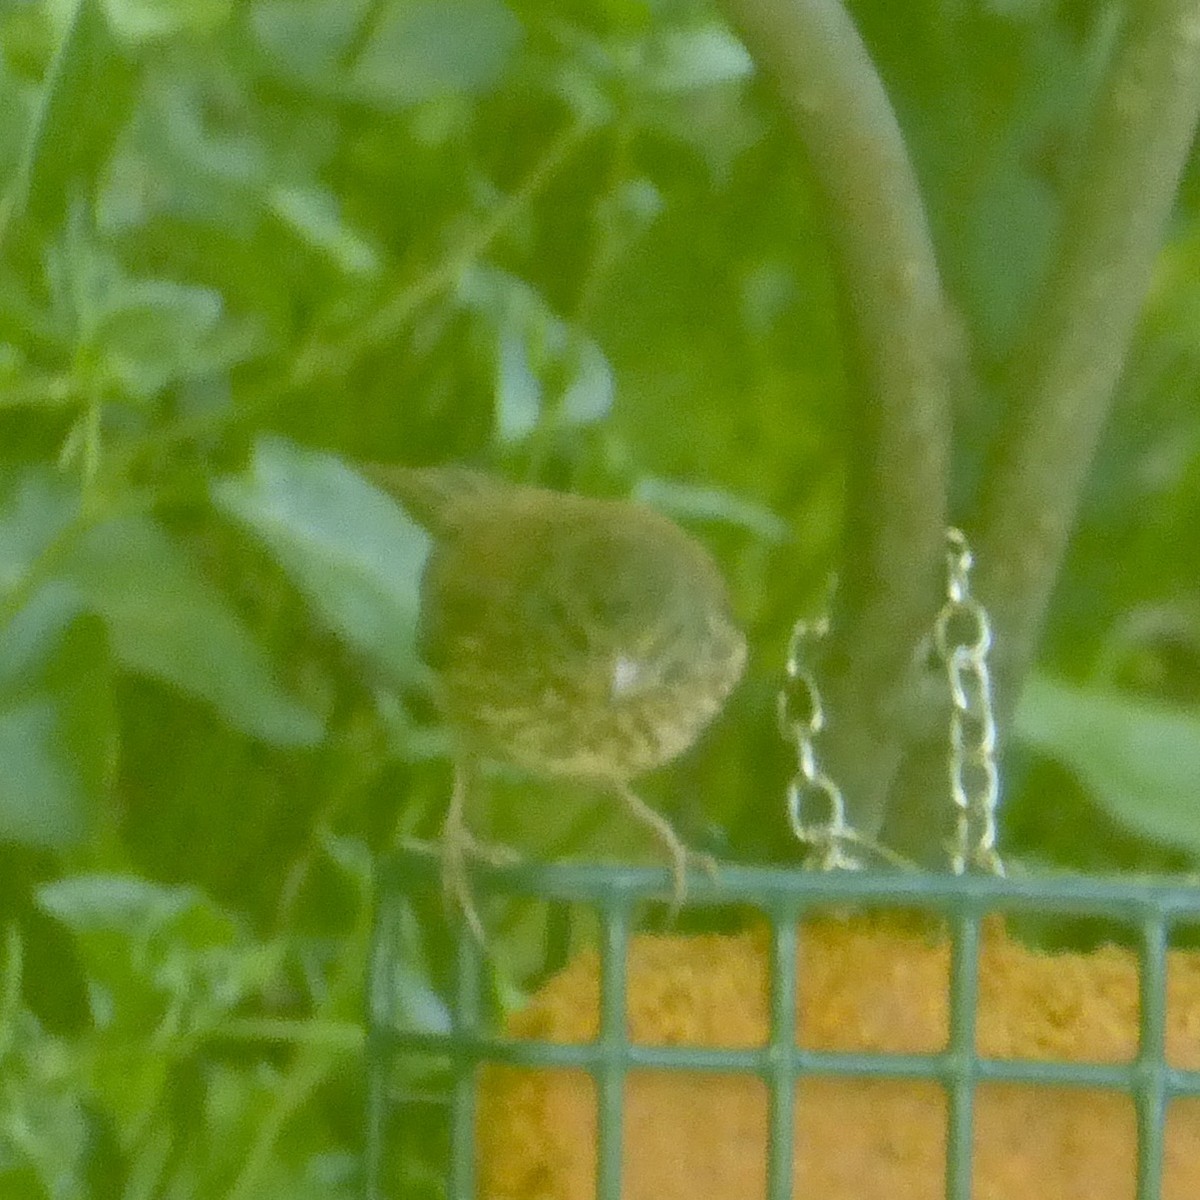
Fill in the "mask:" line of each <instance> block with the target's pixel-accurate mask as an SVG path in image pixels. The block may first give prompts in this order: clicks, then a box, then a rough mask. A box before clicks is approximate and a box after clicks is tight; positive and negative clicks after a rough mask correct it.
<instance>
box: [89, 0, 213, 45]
mask: <svg viewBox="0 0 1200 1200" xmlns="http://www.w3.org/2000/svg"><path fill="white" fill-rule="evenodd" d="M232 9H233V3H232V0H104V11H105V14H106V15H107V17H108V22H109V25H110V26H111V27H112V30H113V32H114V33H115V34H116V35H117V36H118V37H119V38H121V40H122V41H124V42H126V43H127V44H129V45H132V46H138V45H142V44H144V43H147V42H154V41H160V40H163V39H165V38H170V37H177V36H180V35H184V34H189V35H192V36H203V35H206V34H210V33H212V32H214V31H215V30H217V29H219V28H220V27H221V25H223V24H224V23H225V21H226V20H227V18H228V17H229V14H230V12H231V11H232Z"/></svg>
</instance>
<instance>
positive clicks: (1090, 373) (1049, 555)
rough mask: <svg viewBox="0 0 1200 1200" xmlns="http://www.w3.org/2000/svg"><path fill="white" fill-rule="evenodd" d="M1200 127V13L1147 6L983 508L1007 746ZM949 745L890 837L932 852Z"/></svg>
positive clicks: (1113, 71) (1086, 175) (1104, 116)
mask: <svg viewBox="0 0 1200 1200" xmlns="http://www.w3.org/2000/svg"><path fill="white" fill-rule="evenodd" d="M1198 114H1200V0H1139V2H1138V3H1136V4H1131V5H1129V6H1128V13H1127V17H1126V25H1125V28H1124V30H1123V32H1122V36H1121V38H1120V40H1119V43H1118V47H1117V50H1116V52H1115V54H1114V57H1113V60H1112V63H1111V65H1110V67H1109V70H1108V75H1107V78H1106V79H1105V81H1104V84H1103V87H1102V89H1101V92H1100V95H1099V98H1098V102H1097V105H1096V109H1095V112H1094V113H1093V115H1092V120H1091V124H1090V127H1089V129H1088V133H1087V136H1086V140H1085V144H1084V152H1083V155H1082V157H1081V162H1082V168H1081V170H1080V173H1079V175H1078V176H1077V177H1076V179H1075V180H1074V184H1073V188H1072V190H1071V192H1070V193H1069V194H1068V197H1067V201H1066V205H1065V211H1064V219H1063V225H1062V228H1063V235H1062V239H1061V243H1060V245H1059V247H1058V251H1057V257H1056V261H1055V262H1054V264H1053V267H1052V269H1051V270H1050V271H1049V272H1048V276H1047V281H1046V284H1045V286H1044V288H1043V289H1042V292H1041V294H1040V296H1039V297H1038V300H1037V302H1036V304H1035V305H1034V306H1033V309H1032V312H1031V313H1030V317H1029V321H1028V324H1027V327H1026V332H1025V335H1024V337H1023V339H1022V340H1021V341H1020V342H1019V343H1018V345H1017V347H1016V349H1015V350H1014V352H1013V354H1012V356H1011V359H1010V361H1009V363H1008V369H1007V372H1006V375H1007V385H1006V394H1007V398H1008V409H1009V411H1008V414H1007V416H1006V420H1005V424H1004V434H1003V436H1002V438H1001V440H1000V442H999V444H998V445H997V447H996V451H995V453H994V454H993V456H992V459H991V461H990V462H989V464H988V469H987V471H986V473H985V477H984V481H983V486H982V489H981V493H980V501H979V505H978V510H977V512H976V514H975V517H974V520H973V521H971V522H970V523H969V526H968V528H969V529H970V531H972V533H973V536H974V542H975V550H976V558H977V561H978V564H979V566H978V571H977V576H976V584H975V585H976V590H977V593H978V595H979V597H980V599H981V600H982V601H983V602H984V604H985V605H986V606H987V608H988V610H989V612H990V614H991V617H992V621H993V626H994V629H995V634H996V637H995V643H994V651H993V661H992V675H993V680H994V687H995V708H996V716H997V723H998V726H999V732H1000V738H1001V741H1003V738H1004V734H1005V732H1006V730H1007V727H1008V726H1009V725H1010V724H1011V720H1012V714H1013V710H1014V708H1015V706H1016V703H1017V700H1018V698H1019V696H1020V692H1021V687H1022V685H1023V683H1024V680H1025V677H1026V675H1027V674H1028V672H1029V670H1030V668H1031V666H1032V664H1033V662H1034V658H1035V655H1036V652H1037V647H1038V642H1039V640H1040V637H1041V633H1042V628H1043V626H1044V624H1045V618H1046V612H1047V609H1048V607H1049V604H1050V599H1051V596H1052V594H1053V589H1054V584H1055V581H1056V579H1057V577H1058V573H1059V571H1060V569H1061V566H1062V562H1063V558H1064V556H1065V554H1066V549H1067V545H1068V541H1069V539H1070V535H1071V530H1072V528H1073V526H1074V523H1075V519H1076V512H1077V510H1078V507H1079V500H1080V496H1081V493H1082V491H1083V488H1084V485H1085V483H1086V481H1087V476H1088V472H1089V470H1090V468H1091V463H1092V459H1093V456H1094V454H1095V451H1096V447H1097V444H1098V442H1099V439H1100V435H1101V433H1102V431H1103V429H1104V425H1105V422H1106V420H1107V418H1108V414H1109V410H1110V408H1111V406H1112V402H1113V398H1114V396H1115V394H1116V390H1117V384H1118V382H1119V380H1120V376H1121V372H1122V369H1123V367H1124V364H1125V359H1126V356H1127V354H1128V351H1129V347H1130V344H1131V342H1132V340H1133V335H1134V331H1135V328H1136V324H1137V319H1138V313H1139V311H1140V309H1141V307H1142V303H1143V300H1144V297H1145V294H1146V290H1147V287H1148V286H1149V282H1150V277H1151V271H1152V269H1153V265H1154V261H1155V258H1156V257H1157V255H1158V252H1159V248H1160V246H1161V244H1162V239H1163V234H1164V230H1165V228H1166V224H1167V221H1168V219H1169V217H1170V214H1171V210H1172V207H1173V204H1174V200H1175V193H1176V188H1177V186H1178V182H1179V178H1180V175H1181V173H1182V171H1183V168H1184V165H1185V163H1186V162H1187V156H1188V152H1189V150H1190V148H1191V144H1192V139H1193V136H1194V133H1195V129H1196V122H1197V116H1198ZM945 770H946V768H945V742H944V739H942V740H941V743H940V745H934V744H932V743H930V744H929V745H928V746H926V747H924V748H923V749H920V750H918V751H916V752H914V753H913V754H912V755H911V756H910V759H909V761H908V762H907V763H906V764H905V767H904V771H903V775H902V778H901V780H900V781H899V784H898V787H897V791H896V798H895V808H894V813H893V816H892V819H891V822H890V824H891V826H892V830H891V835H890V836H891V840H892V841H893V844H896V845H898V846H899V847H900V848H901V849H902V850H904V849H910V848H912V847H913V846H916V845H920V844H921V841H922V840H923V839H924V840H927V838H928V828H927V826H926V827H925V828H924V832H923V831H922V826H923V821H924V819H923V816H922V813H923V811H925V810H926V809H927V806H928V797H929V795H930V792H931V789H935V790H936V794H939V795H942V794H944V793H945Z"/></svg>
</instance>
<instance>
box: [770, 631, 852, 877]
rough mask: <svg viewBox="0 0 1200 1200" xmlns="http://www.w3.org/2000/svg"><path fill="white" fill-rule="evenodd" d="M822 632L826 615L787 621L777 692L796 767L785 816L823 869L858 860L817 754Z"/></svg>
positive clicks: (836, 792) (839, 799) (841, 806)
mask: <svg viewBox="0 0 1200 1200" xmlns="http://www.w3.org/2000/svg"><path fill="white" fill-rule="evenodd" d="M828 633H829V620H828V618H827V617H819V618H817V619H816V620H813V621H808V620H803V619H802V620H799V621H797V622H796V624H795V625H794V626H793V627H792V636H791V639H790V641H789V642H788V655H787V680H786V682H785V683H784V685H783V687H781V688H780V689H779V696H778V716H779V731H780V733H781V734H782V736H783V738H784V740H785V741H786V742H788V744H789V745H791V746H793V747H794V748H795V751H796V770H795V773H794V774H793V775H792V778H791V780H790V782H789V783H788V789H787V808H788V820H789V821H790V822H791V826H792V832H793V833H794V834H795V835H796V838H797V840H799V841H800V842H803V843H804V844H805V845H808V846H811V847H812V853H811V861H812V864H813V865H814V866H816V867H817V868H819V869H820V870H823V871H836V870H856V869H857V868H859V867H861V866H862V865H863V864H862V862H861V861H860V859H859V858H858V856H857V855H855V854H853V853H852V852H851V851H850V844H851V843H853V842H855V841H856V840H857V835H856V834H855V832H854V830H853V829H852V828H851V826H850V824H849V823H848V822H847V820H846V801H845V798H844V797H843V796H842V790H841V788H839V787H838V785H837V784H836V783H835V782H834V781H833V780H832V779H831V778H830V777H829V776H828V775H827V774H826V773H825V771H824V770H823V769H822V768H821V765H820V761H819V759H818V757H817V748H816V739H817V736H818V735H819V734H820V733H821V731H822V730H823V729H824V728H825V709H824V706H823V705H822V703H821V693H820V690H819V689H818V688H817V681H816V677H815V675H814V674H813V668H812V660H813V658H814V657H815V653H816V649H817V647H818V646H819V645H820V643H821V642H822V641H823V640H824V639H825V637H826V636H827V634H828Z"/></svg>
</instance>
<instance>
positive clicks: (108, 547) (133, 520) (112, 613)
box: [63, 517, 322, 746]
mask: <svg viewBox="0 0 1200 1200" xmlns="http://www.w3.org/2000/svg"><path fill="white" fill-rule="evenodd" d="M63 577H64V578H65V579H67V580H69V581H70V582H71V583H72V584H73V585H74V586H75V587H76V588H78V590H79V593H80V595H82V596H83V597H84V598H85V599H86V601H87V603H88V605H89V606H90V607H91V608H93V609H94V610H95V611H96V612H98V613H100V614H101V616H103V618H104V620H105V623H106V625H107V627H108V631H109V636H110V638H111V639H112V645H113V650H114V653H115V654H116V656H117V658H118V659H119V661H120V662H121V663H122V664H123V665H124V666H125V667H126V668H127V669H128V670H131V671H135V672H138V673H140V674H144V675H149V676H151V677H153V678H155V679H160V680H162V681H163V682H165V683H169V684H173V685H174V686H176V687H178V688H180V689H181V690H182V691H185V692H187V693H189V694H191V695H193V696H197V697H199V698H200V699H203V700H206V701H208V702H209V703H210V704H212V705H213V706H214V707H215V708H216V709H217V710H218V711H219V712H220V713H221V715H222V716H223V717H224V718H225V719H226V720H227V721H229V722H230V724H231V725H233V726H235V727H236V728H238V729H240V730H242V731H243V732H245V733H248V734H250V735H252V736H254V737H257V738H261V739H262V740H263V741H266V742H270V743H272V744H274V745H278V746H310V745H313V744H315V743H316V742H318V741H319V740H320V738H321V735H322V723H321V721H320V719H319V718H318V717H317V716H316V715H314V714H313V713H312V712H310V711H309V710H308V709H307V708H305V707H304V706H302V705H301V704H300V703H298V702H297V701H296V700H293V699H292V698H291V697H290V696H288V695H287V694H286V693H285V692H284V691H283V689H282V688H281V687H280V686H279V684H278V683H277V682H276V680H275V677H274V673H273V671H272V669H271V665H270V663H269V662H268V660H267V656H266V654H265V653H264V651H263V650H262V648H261V647H260V646H259V645H258V644H257V643H256V642H255V641H254V639H253V638H252V637H251V636H250V634H249V633H248V632H247V631H246V629H245V628H244V626H243V625H242V623H241V622H240V621H239V620H238V618H237V617H236V616H235V615H234V613H233V612H232V611H231V609H230V608H229V606H228V605H227V604H226V603H225V600H224V599H223V598H222V596H221V595H220V593H219V592H218V591H217V590H216V589H215V588H213V587H212V586H211V585H210V584H208V583H207V582H206V581H205V580H204V579H203V578H201V577H200V575H198V574H197V572H196V571H195V570H194V568H193V567H192V565H191V564H190V563H189V562H188V560H187V558H186V557H185V556H184V555H183V553H182V552H181V551H180V550H179V548H178V546H176V545H175V543H174V542H173V541H171V539H170V538H169V537H168V536H167V535H166V534H165V533H164V532H163V531H162V530H161V529H160V528H159V527H158V526H157V525H155V524H154V523H153V522H152V521H150V520H148V519H145V518H141V517H125V518H120V519H117V520H113V521H109V522H106V523H105V524H103V525H100V526H98V527H96V528H94V529H92V530H90V531H88V532H87V533H86V534H85V535H84V536H83V537H82V538H81V539H80V541H79V543H78V545H77V546H76V547H75V548H74V549H73V551H72V553H71V555H70V556H69V558H68V559H67V561H66V563H65V564H64V570H63Z"/></svg>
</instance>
